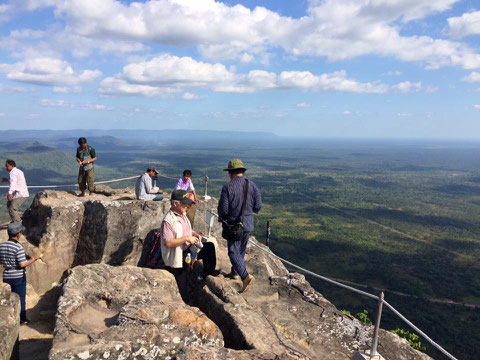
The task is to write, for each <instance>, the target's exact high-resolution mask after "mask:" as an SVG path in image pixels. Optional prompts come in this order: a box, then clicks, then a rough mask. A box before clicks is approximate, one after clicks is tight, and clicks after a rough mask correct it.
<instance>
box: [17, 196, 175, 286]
mask: <svg viewBox="0 0 480 360" xmlns="http://www.w3.org/2000/svg"><path fill="white" fill-rule="evenodd" d="M168 209H169V203H168V201H167V200H164V201H160V202H153V201H148V202H146V201H141V200H135V197H134V193H133V192H132V191H131V189H130V190H129V189H127V190H124V191H119V190H117V191H115V192H113V193H108V195H105V194H94V195H93V196H90V197H85V198H79V197H77V196H76V195H75V194H74V193H71V192H66V191H49V190H47V191H43V192H40V193H38V194H37V195H36V196H35V199H34V201H33V203H32V205H31V207H30V209H28V210H27V211H26V212H25V214H24V225H25V226H26V227H27V233H26V237H27V239H28V242H27V241H24V242H23V243H22V245H24V246H25V248H26V251H27V253H28V252H29V253H33V254H40V253H43V254H44V255H43V259H42V260H41V261H37V262H36V263H34V264H33V265H32V266H29V267H28V268H27V278H28V281H29V284H30V285H31V287H32V289H33V290H34V291H35V292H36V293H37V294H38V295H41V294H44V293H45V292H46V291H48V290H49V289H51V288H52V287H53V286H55V285H56V284H57V283H59V282H60V281H61V279H62V277H63V275H64V272H65V271H66V270H67V269H69V268H70V267H72V266H76V265H83V264H90V263H108V264H113V265H121V264H124V263H131V264H136V263H137V262H138V261H139V259H140V255H141V252H142V249H143V242H144V240H145V238H146V237H147V236H148V234H149V233H150V232H151V231H152V229H154V228H158V227H160V224H161V221H162V218H163V216H164V214H165V213H166V212H167V211H168ZM35 247H36V248H35Z"/></svg>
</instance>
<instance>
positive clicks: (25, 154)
mask: <svg viewBox="0 0 480 360" xmlns="http://www.w3.org/2000/svg"><path fill="white" fill-rule="evenodd" d="M89 143H90V145H92V146H93V147H95V148H96V150H97V156H98V162H97V163H96V169H95V175H96V179H97V180H98V181H101V180H108V179H112V178H121V177H128V176H133V175H137V174H141V173H142V172H143V171H144V170H145V169H146V167H147V166H148V165H156V166H157V168H158V169H159V170H160V172H161V174H160V175H161V176H160V178H159V181H158V183H159V186H160V187H161V188H163V189H165V191H167V192H169V191H171V190H172V188H173V186H174V185H175V179H177V178H178V177H180V176H181V173H182V171H183V169H186V168H189V169H191V170H192V172H193V181H194V184H195V185H196V188H197V193H198V194H203V184H204V176H205V174H207V175H208V177H209V188H208V189H209V190H208V193H209V195H211V196H214V197H218V196H219V195H220V190H221V186H222V184H223V183H225V182H226V181H228V177H227V175H226V174H225V172H223V171H222V169H223V168H224V167H225V166H226V164H227V162H228V160H230V159H231V158H233V157H238V158H241V159H242V160H243V161H244V163H245V165H246V167H247V168H248V171H247V173H246V174H247V177H248V178H249V179H251V180H253V181H254V182H255V183H256V184H257V185H258V187H259V188H260V190H261V192H262V198H263V202H264V206H263V208H262V211H261V212H260V214H259V215H257V216H256V218H255V231H254V235H255V237H256V238H257V239H258V240H260V241H262V242H264V239H265V230H266V223H267V221H269V222H270V226H271V236H270V242H271V243H270V247H271V249H272V251H274V252H275V253H276V254H277V255H279V256H281V257H283V258H285V259H287V260H289V261H291V262H293V263H296V264H298V265H300V266H302V267H304V268H306V269H308V270H310V271H313V272H316V273H318V274H321V275H324V276H327V277H331V278H335V279H340V280H344V281H348V282H353V283H357V284H360V285H362V287H360V289H362V290H364V291H368V292H371V293H374V294H378V292H379V291H380V289H384V290H385V299H386V300H387V301H388V302H389V303H390V304H392V305H393V306H395V307H396V308H397V309H398V310H399V311H400V312H401V313H402V314H403V315H405V316H406V317H407V318H408V319H409V320H410V321H412V322H413V323H414V324H415V325H417V326H418V327H419V328H420V329H422V330H423V331H424V332H426V333H427V334H428V335H429V336H430V337H431V338H432V339H433V340H435V341H436V342H438V343H439V344H440V345H442V346H444V347H445V348H446V349H447V350H448V351H449V352H451V353H452V354H453V355H454V356H456V357H457V358H459V359H474V358H476V356H477V355H476V354H477V353H478V350H479V349H480V332H479V331H478V324H479V323H480V263H479V258H480V220H479V217H478V214H479V212H480V164H479V156H478V154H479V152H480V143H475V142H469V143H465V142H464V143H455V142H446V141H445V142H439V141H438V142H433V141H432V142H420V141H398V140H396V141H374V140H372V141H347V140H313V139H303V140H299V139H279V140H275V141H273V140H268V141H263V142H262V141H259V140H256V141H252V142H248V143H246V144H239V143H231V142H230V143H229V142H223V143H222V142H220V141H218V142H216V143H213V144H212V143H208V144H199V145H192V144H190V145H177V144H176V145H172V144H164V145H151V144H150V145H148V146H147V145H138V144H132V143H127V142H125V143H124V142H121V141H119V142H115V141H113V142H112V139H111V138H98V139H95V141H93V140H92V141H89ZM68 146H70V145H68V143H67V145H65V141H63V142H55V141H52V140H50V141H49V142H48V143H43V142H42V143H41V144H40V143H37V142H19V143H16V144H12V143H0V161H2V162H3V161H4V160H5V159H7V158H12V159H14V160H15V161H16V162H17V164H18V166H19V167H20V168H22V169H23V170H24V171H25V174H26V177H27V182H28V184H29V185H52V184H75V183H76V174H77V171H78V168H77V165H76V162H75V160H74V155H75V148H76V146H75V142H74V141H72V142H71V148H68ZM66 150H68V151H66ZM0 176H1V177H8V175H7V172H6V171H5V170H2V172H1V174H0ZM3 185H5V184H3ZM133 185H134V180H130V181H125V182H118V183H114V184H111V186H112V187H126V186H133ZM64 189H67V190H72V189H75V188H74V187H65V188H64ZM30 190H31V193H32V198H33V194H34V193H35V192H37V191H40V190H41V189H33V188H31V189H30ZM1 194H2V195H3V198H4V199H5V198H6V196H5V194H6V189H2V192H1ZM5 201H6V199H5ZM30 203H31V201H29V202H28V204H25V205H24V207H27V206H29V205H30ZM0 217H1V219H2V222H4V221H6V220H7V219H8V216H7V212H6V207H5V206H2V207H0ZM307 279H308V280H309V281H310V282H311V283H312V285H313V286H314V287H315V288H316V289H317V290H318V291H319V292H320V293H322V294H323V295H324V296H325V297H326V298H327V299H329V300H330V301H331V302H333V303H334V304H335V305H336V306H337V308H339V309H346V310H349V311H350V312H351V313H352V314H354V313H358V312H362V311H363V310H364V309H366V310H368V312H369V314H371V318H372V320H373V317H374V316H373V314H375V308H376V303H375V301H373V300H371V299H369V298H366V297H362V296H361V295H357V294H355V293H352V292H349V291H347V290H343V289H340V288H337V287H335V286H332V285H329V284H328V283H325V282H323V281H321V280H318V279H315V278H311V277H307ZM446 302H451V303H446ZM476 305H477V306H478V307H475V306H476ZM381 326H382V328H384V329H395V328H398V327H400V328H404V329H407V330H410V329H409V327H408V325H406V324H404V323H403V322H402V321H401V320H399V319H398V318H397V317H396V316H395V315H394V314H393V313H391V312H390V310H388V309H385V308H384V314H383V317H382V324H381ZM421 341H422V343H423V344H426V341H424V340H423V339H421ZM380 352H381V349H380ZM427 352H428V353H429V354H430V355H432V356H433V357H434V358H436V359H441V358H443V355H441V354H439V353H438V352H436V351H435V350H434V349H433V348H432V347H431V346H428V345H427Z"/></svg>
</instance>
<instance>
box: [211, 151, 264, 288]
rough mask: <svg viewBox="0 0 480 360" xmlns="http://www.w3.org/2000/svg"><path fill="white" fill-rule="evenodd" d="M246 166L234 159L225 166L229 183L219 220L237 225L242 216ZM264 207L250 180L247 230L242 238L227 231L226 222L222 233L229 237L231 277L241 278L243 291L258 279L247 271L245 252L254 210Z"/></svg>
mask: <svg viewBox="0 0 480 360" xmlns="http://www.w3.org/2000/svg"><path fill="white" fill-rule="evenodd" d="M246 170H247V168H246V167H245V166H244V165H243V162H242V160H240V159H232V160H230V162H229V163H228V166H227V168H226V169H223V171H228V175H229V176H230V182H229V183H227V184H225V185H223V188H222V194H221V195H220V200H219V201H218V218H219V219H218V220H219V221H221V222H222V223H223V222H228V223H229V224H235V223H238V222H240V221H241V219H242V204H243V200H244V191H245V178H244V176H243V175H244V173H245V171H246ZM261 207H262V196H261V195H260V191H259V190H258V188H257V185H255V183H254V182H253V181H250V180H249V181H248V191H247V199H246V204H245V209H244V213H243V226H244V232H243V236H242V238H241V239H240V240H239V239H236V238H235V237H234V236H232V235H231V234H229V233H228V231H227V230H226V226H225V224H222V225H223V232H222V236H223V237H224V238H225V239H226V240H227V246H228V257H229V258H230V262H231V264H232V270H231V273H230V275H229V276H230V277H232V278H233V279H238V278H239V277H240V278H241V279H242V283H243V287H242V292H244V291H246V290H247V289H248V288H249V286H250V285H252V284H253V282H254V280H255V278H254V277H253V275H250V274H249V273H248V272H247V268H246V266H245V251H246V249H247V243H248V238H249V236H250V232H251V231H252V230H253V213H258V212H259V211H260V208H261Z"/></svg>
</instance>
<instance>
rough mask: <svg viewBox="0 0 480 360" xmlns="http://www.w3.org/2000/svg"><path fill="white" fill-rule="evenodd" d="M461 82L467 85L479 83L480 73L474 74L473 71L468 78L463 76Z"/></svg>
mask: <svg viewBox="0 0 480 360" xmlns="http://www.w3.org/2000/svg"><path fill="white" fill-rule="evenodd" d="M462 81H463V82H469V83H473V82H480V73H479V72H476V71H473V72H472V73H470V74H469V75H468V76H465V77H464V78H463V79H462Z"/></svg>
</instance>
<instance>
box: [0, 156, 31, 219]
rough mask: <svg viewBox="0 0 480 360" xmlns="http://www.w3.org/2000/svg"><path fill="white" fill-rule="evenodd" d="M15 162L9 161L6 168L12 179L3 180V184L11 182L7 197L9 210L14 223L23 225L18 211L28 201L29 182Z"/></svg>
mask: <svg viewBox="0 0 480 360" xmlns="http://www.w3.org/2000/svg"><path fill="white" fill-rule="evenodd" d="M16 166H17V165H16V164H15V161H13V160H7V161H6V162H5V168H6V169H7V171H8V172H9V173H10V179H7V178H2V182H7V181H9V182H10V187H9V188H8V195H7V208H8V213H9V214H10V218H11V219H12V222H18V223H22V218H21V217H20V214H19V213H18V209H19V207H20V206H22V204H23V203H24V202H25V200H27V198H28V196H29V195H30V194H29V193H28V188H27V182H26V181H25V175H23V171H22V170H20V169H18V168H17V167H16Z"/></svg>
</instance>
